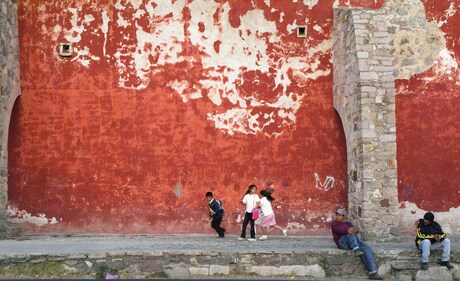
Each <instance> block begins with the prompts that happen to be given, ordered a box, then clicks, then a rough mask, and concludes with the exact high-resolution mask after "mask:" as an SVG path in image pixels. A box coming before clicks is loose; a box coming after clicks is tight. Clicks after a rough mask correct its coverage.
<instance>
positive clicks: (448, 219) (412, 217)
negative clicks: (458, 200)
mask: <svg viewBox="0 0 460 281" xmlns="http://www.w3.org/2000/svg"><path fill="white" fill-rule="evenodd" d="M399 206H400V209H399V223H400V226H399V227H400V229H401V230H402V231H405V232H410V233H414V232H415V221H417V220H418V219H421V218H423V215H424V214H425V213H426V212H428V211H430V210H423V209H420V208H418V207H417V205H416V204H414V203H411V202H408V201H405V202H400V203H399ZM401 206H404V208H401ZM433 214H434V220H435V221H436V222H438V223H439V224H440V225H441V227H442V230H443V231H444V232H445V233H448V234H453V233H455V234H458V233H460V221H459V220H458V218H460V206H459V207H457V208H453V207H452V208H450V209H449V211H448V212H433Z"/></svg>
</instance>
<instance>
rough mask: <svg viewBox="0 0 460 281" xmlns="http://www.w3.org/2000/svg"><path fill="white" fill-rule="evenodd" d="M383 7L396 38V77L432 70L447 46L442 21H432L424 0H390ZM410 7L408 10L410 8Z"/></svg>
mask: <svg viewBox="0 0 460 281" xmlns="http://www.w3.org/2000/svg"><path fill="white" fill-rule="evenodd" d="M383 9H384V10H386V13H387V25H388V27H389V28H393V29H394V30H395V31H394V32H392V33H390V41H393V42H394V48H395V51H394V57H395V60H394V69H395V78H396V79H409V78H410V77H412V76H413V75H415V74H417V73H422V72H424V71H426V70H428V69H429V68H430V67H431V66H432V64H433V62H434V61H435V59H436V58H437V57H438V55H439V53H440V51H441V50H443V49H445V48H446V40H445V38H444V33H443V32H442V31H441V30H440V29H439V25H438V23H436V22H434V21H428V20H427V16H426V11H425V6H424V5H423V3H422V2H421V1H420V0H404V1H401V0H388V1H386V2H385V3H384V5H383ZM406 11H407V12H406Z"/></svg>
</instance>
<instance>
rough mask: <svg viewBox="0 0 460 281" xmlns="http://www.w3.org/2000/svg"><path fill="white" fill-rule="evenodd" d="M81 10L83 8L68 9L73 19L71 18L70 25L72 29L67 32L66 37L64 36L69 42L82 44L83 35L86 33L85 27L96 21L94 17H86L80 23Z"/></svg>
mask: <svg viewBox="0 0 460 281" xmlns="http://www.w3.org/2000/svg"><path fill="white" fill-rule="evenodd" d="M81 9H82V8H81V6H80V7H78V8H68V9H67V11H69V12H70V13H71V14H72V17H71V18H70V24H71V26H72V28H71V29H69V30H66V35H65V36H64V38H65V39H66V40H67V42H70V43H76V42H80V40H81V34H82V33H83V32H84V31H85V25H87V24H89V23H90V22H92V21H93V20H94V18H93V17H92V16H85V17H84V19H82V20H81V21H80V17H79V13H80V12H81ZM79 23H80V24H79Z"/></svg>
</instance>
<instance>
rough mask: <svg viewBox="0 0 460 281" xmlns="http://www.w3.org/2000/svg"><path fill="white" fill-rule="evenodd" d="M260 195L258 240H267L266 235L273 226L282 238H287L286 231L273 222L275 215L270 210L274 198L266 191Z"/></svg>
mask: <svg viewBox="0 0 460 281" xmlns="http://www.w3.org/2000/svg"><path fill="white" fill-rule="evenodd" d="M260 195H262V199H260V209H261V210H262V214H263V216H262V219H261V222H260V226H261V227H262V236H260V237H259V240H267V239H268V237H267V233H268V231H269V229H270V226H273V227H274V228H276V229H279V230H281V231H282V232H283V235H284V237H286V236H287V229H284V228H281V227H280V226H279V225H277V224H276V220H275V213H274V212H273V208H272V203H271V202H272V201H273V200H275V198H273V197H272V195H271V193H270V192H268V191H267V190H265V189H264V190H262V191H260Z"/></svg>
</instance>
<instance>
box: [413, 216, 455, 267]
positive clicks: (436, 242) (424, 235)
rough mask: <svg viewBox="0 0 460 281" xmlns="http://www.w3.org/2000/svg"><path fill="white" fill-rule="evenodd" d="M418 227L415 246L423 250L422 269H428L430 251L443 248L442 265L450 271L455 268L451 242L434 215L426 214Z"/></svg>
mask: <svg viewBox="0 0 460 281" xmlns="http://www.w3.org/2000/svg"><path fill="white" fill-rule="evenodd" d="M415 223H416V226H417V237H416V238H415V245H416V246H417V248H418V249H420V250H422V265H421V266H420V269H422V270H427V269H428V257H429V256H430V249H439V248H442V256H441V265H443V266H445V267H447V268H448V269H453V268H454V267H453V266H452V265H451V264H450V262H449V258H450V240H449V239H448V238H446V234H445V233H444V232H443V231H442V228H441V226H440V225H439V224H438V223H437V222H435V221H434V215H433V213H431V212H428V213H426V214H425V215H424V216H423V219H419V220H418V221H416V222H415Z"/></svg>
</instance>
